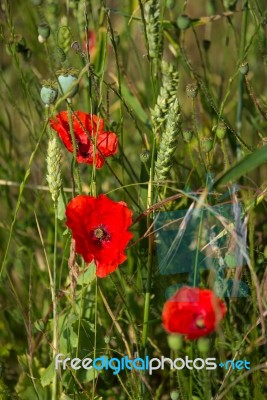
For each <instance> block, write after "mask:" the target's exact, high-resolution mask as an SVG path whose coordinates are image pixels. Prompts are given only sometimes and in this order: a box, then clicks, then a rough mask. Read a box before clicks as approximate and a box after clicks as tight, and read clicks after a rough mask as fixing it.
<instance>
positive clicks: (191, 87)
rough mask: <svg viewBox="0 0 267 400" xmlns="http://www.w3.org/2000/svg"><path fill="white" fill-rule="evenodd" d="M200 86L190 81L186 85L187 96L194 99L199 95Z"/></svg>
mask: <svg viewBox="0 0 267 400" xmlns="http://www.w3.org/2000/svg"><path fill="white" fill-rule="evenodd" d="M197 92H198V87H197V85H196V84H195V83H189V84H188V85H187V86H186V95H187V97H189V98H191V99H194V98H195V97H196V96H197Z"/></svg>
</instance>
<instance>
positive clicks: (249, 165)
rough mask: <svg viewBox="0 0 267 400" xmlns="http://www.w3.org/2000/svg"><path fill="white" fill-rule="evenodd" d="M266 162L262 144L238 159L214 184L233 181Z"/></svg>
mask: <svg viewBox="0 0 267 400" xmlns="http://www.w3.org/2000/svg"><path fill="white" fill-rule="evenodd" d="M266 162H267V146H263V147H261V148H260V149H257V150H255V151H254V152H253V153H251V154H249V155H248V156H246V157H245V158H243V160H241V161H239V162H238V163H237V164H236V165H234V166H233V168H231V169H229V170H228V171H226V172H225V173H224V174H223V175H222V176H221V177H219V178H218V179H217V180H216V181H215V183H214V186H218V185H223V184H225V183H228V182H230V181H234V180H236V179H238V178H240V177H241V176H242V175H245V174H247V173H248V172H250V171H252V170H253V169H255V168H257V167H259V166H260V165H262V164H264V163H266Z"/></svg>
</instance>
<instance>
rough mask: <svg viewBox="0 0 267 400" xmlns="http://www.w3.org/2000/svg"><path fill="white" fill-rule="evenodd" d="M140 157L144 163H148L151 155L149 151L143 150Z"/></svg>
mask: <svg viewBox="0 0 267 400" xmlns="http://www.w3.org/2000/svg"><path fill="white" fill-rule="evenodd" d="M139 157H140V160H141V162H142V163H146V162H147V161H148V160H149V157H150V153H149V151H148V150H143V151H142V153H140V156H139Z"/></svg>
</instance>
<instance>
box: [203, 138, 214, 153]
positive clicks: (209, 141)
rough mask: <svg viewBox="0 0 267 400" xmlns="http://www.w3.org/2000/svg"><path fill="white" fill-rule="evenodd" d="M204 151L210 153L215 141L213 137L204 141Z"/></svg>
mask: <svg viewBox="0 0 267 400" xmlns="http://www.w3.org/2000/svg"><path fill="white" fill-rule="evenodd" d="M202 143H203V151H204V152H205V153H209V152H210V151H211V150H212V147H213V139H212V138H211V137H206V138H204V139H203V142H202Z"/></svg>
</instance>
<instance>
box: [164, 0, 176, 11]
mask: <svg viewBox="0 0 267 400" xmlns="http://www.w3.org/2000/svg"><path fill="white" fill-rule="evenodd" d="M174 6H175V0H167V2H166V7H167V8H168V9H169V10H172V9H173V8H174Z"/></svg>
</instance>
